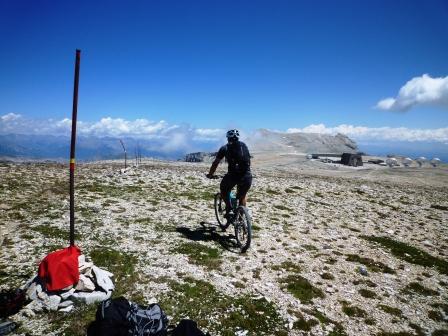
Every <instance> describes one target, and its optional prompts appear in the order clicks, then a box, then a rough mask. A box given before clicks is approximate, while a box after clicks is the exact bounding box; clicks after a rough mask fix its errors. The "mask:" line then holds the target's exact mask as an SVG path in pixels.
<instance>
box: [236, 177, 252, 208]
mask: <svg viewBox="0 0 448 336" xmlns="http://www.w3.org/2000/svg"><path fill="white" fill-rule="evenodd" d="M251 185H252V174H251V173H250V172H248V173H247V174H246V175H244V176H243V177H242V178H241V179H240V180H239V181H238V191H237V193H236V197H237V198H238V201H239V204H240V205H242V206H246V200H247V197H246V195H247V192H248V191H249V189H250V187H251Z"/></svg>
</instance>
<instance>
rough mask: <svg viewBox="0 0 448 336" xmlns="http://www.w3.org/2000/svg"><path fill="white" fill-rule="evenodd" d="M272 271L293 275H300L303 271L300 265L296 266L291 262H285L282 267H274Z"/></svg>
mask: <svg viewBox="0 0 448 336" xmlns="http://www.w3.org/2000/svg"><path fill="white" fill-rule="evenodd" d="M272 269H273V270H274V271H280V270H285V271H287V272H292V273H300V272H301V271H302V269H301V268H300V266H299V265H296V264H294V263H293V262H291V261H284V262H282V263H281V264H280V265H274V266H272Z"/></svg>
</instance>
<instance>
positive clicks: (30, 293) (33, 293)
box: [25, 282, 42, 300]
mask: <svg viewBox="0 0 448 336" xmlns="http://www.w3.org/2000/svg"><path fill="white" fill-rule="evenodd" d="M37 286H39V287H40V285H38V284H36V283H35V282H33V283H31V285H30V286H29V287H28V289H27V290H26V292H25V293H26V296H27V298H29V299H30V300H36V299H37V293H38V291H37ZM41 291H42V290H41Z"/></svg>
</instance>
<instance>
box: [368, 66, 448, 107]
mask: <svg viewBox="0 0 448 336" xmlns="http://www.w3.org/2000/svg"><path fill="white" fill-rule="evenodd" d="M419 105H435V106H439V107H442V108H444V109H448V76H447V77H444V78H443V77H439V78H432V77H430V76H429V75H427V74H424V75H423V76H421V77H414V78H412V79H411V80H410V81H408V82H407V83H406V84H405V85H404V86H403V87H402V88H401V89H400V91H399V92H398V95H397V97H395V98H391V97H390V98H385V99H382V100H380V101H379V102H378V103H377V104H376V107H377V108H379V109H381V110H390V111H401V112H404V111H408V110H410V109H411V108H413V107H415V106H419Z"/></svg>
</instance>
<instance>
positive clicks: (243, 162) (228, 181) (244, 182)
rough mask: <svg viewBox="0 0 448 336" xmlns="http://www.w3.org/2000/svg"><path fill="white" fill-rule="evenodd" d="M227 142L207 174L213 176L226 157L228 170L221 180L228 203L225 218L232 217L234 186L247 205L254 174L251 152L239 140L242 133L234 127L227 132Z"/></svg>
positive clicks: (241, 202)
mask: <svg viewBox="0 0 448 336" xmlns="http://www.w3.org/2000/svg"><path fill="white" fill-rule="evenodd" d="M226 137H227V144H226V145H224V146H222V147H221V148H220V149H219V151H218V154H217V155H216V159H215V161H213V163H212V165H211V167H210V171H209V173H208V174H207V175H206V176H207V177H208V178H212V177H213V174H214V173H215V171H216V168H217V167H218V165H219V162H220V161H221V160H222V159H223V158H224V157H225V158H226V160H227V163H228V172H227V174H226V175H224V177H223V178H222V180H221V185H220V189H221V197H222V199H223V200H224V201H225V203H226V214H225V218H226V219H227V220H228V219H229V218H230V216H229V213H230V210H231V209H232V206H231V205H230V199H229V193H230V191H231V190H232V188H233V187H234V186H235V185H236V186H237V194H236V197H237V199H238V200H239V204H240V205H243V206H246V195H247V192H248V191H249V189H250V186H251V185H252V174H251V172H250V153H249V149H248V148H247V146H246V144H245V143H244V142H241V141H239V137H240V133H239V132H238V130H236V129H233V130H230V131H228V132H227V134H226Z"/></svg>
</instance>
